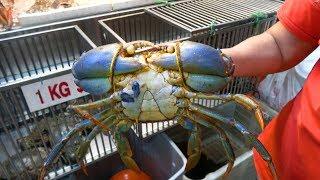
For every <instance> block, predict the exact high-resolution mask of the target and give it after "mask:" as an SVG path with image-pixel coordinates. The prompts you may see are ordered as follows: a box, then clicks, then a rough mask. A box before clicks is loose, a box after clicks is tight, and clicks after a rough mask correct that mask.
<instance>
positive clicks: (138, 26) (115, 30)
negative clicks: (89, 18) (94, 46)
mask: <svg viewBox="0 0 320 180" xmlns="http://www.w3.org/2000/svg"><path fill="white" fill-rule="evenodd" d="M99 23H100V25H101V29H102V30H101V32H102V37H103V40H104V41H103V43H104V44H110V43H115V42H121V43H125V42H131V41H136V40H147V41H150V42H153V43H155V44H159V43H163V42H168V41H173V40H176V39H181V38H185V37H189V36H190V33H188V31H186V30H184V29H182V28H179V27H175V26H173V25H170V24H168V23H167V22H166V21H163V20H160V19H158V18H155V17H153V16H151V15H149V14H146V13H145V12H137V13H133V14H124V15H121V16H117V17H111V18H106V19H103V20H100V21H99Z"/></svg>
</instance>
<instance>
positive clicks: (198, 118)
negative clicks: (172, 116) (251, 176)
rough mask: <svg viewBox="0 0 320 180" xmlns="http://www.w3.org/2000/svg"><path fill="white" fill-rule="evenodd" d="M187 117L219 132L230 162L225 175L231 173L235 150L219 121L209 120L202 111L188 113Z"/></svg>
mask: <svg viewBox="0 0 320 180" xmlns="http://www.w3.org/2000/svg"><path fill="white" fill-rule="evenodd" d="M195 115H196V116H195ZM187 117H188V118H190V119H192V120H193V121H194V122H196V123H198V124H201V125H203V126H205V127H208V128H211V129H213V130H215V131H217V132H218V134H219V138H220V139H221V143H222V146H223V149H224V151H225V154H226V156H227V159H228V162H229V163H228V167H227V170H226V172H225V173H224V175H223V176H224V177H226V176H227V175H228V174H229V173H230V171H231V169H232V167H233V164H234V161H235V155H234V151H233V148H232V146H231V144H230V141H229V138H228V137H227V135H226V133H225V132H224V131H223V129H222V128H221V127H220V126H219V125H218V124H217V123H213V122H208V121H207V120H206V119H207V118H208V117H205V116H203V115H201V114H200V113H197V112H195V114H192V115H191V114H190V113H188V115H187Z"/></svg>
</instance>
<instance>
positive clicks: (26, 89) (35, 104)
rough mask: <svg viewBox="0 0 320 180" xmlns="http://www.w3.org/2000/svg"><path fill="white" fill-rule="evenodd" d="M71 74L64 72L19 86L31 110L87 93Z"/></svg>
mask: <svg viewBox="0 0 320 180" xmlns="http://www.w3.org/2000/svg"><path fill="white" fill-rule="evenodd" d="M73 80H74V77H73V75H72V74H66V75H63V76H58V77H55V78H51V79H47V80H44V81H41V82H36V83H32V84H28V85H25V86H22V87H21V90H22V92H23V95H24V97H25V99H26V102H27V104H28V107H29V110H30V111H31V112H34V111H38V110H40V109H44V108H47V107H50V106H54V105H57V104H60V103H63V102H66V101H69V100H72V99H76V98H79V97H82V96H85V95H87V94H88V93H87V92H84V91H83V90H82V89H81V88H80V87H78V86H77V85H76V84H75V83H74V82H73Z"/></svg>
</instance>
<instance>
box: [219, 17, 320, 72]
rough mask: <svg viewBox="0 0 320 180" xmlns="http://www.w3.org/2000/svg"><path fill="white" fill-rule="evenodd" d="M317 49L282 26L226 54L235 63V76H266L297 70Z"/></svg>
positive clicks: (277, 25) (225, 51) (277, 26)
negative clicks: (297, 66)
mask: <svg viewBox="0 0 320 180" xmlns="http://www.w3.org/2000/svg"><path fill="white" fill-rule="evenodd" d="M316 45H317V44H316V43H310V42H308V41H304V40H301V39H299V38H297V37H296V36H295V35H294V34H293V33H291V32H290V31H288V30H287V29H286V28H285V26H284V25H283V24H282V23H281V22H278V23H276V24H275V25H273V26H272V27H271V28H270V29H269V30H267V31H266V32H264V33H262V34H260V35H257V36H254V37H251V38H249V39H247V40H245V41H243V42H242V43H240V44H238V45H236V46H234V47H232V48H228V49H222V52H224V53H225V54H227V55H228V56H230V57H231V58H232V60H233V61H234V63H235V72H234V76H264V75H267V74H271V73H276V72H280V71H284V70H287V69H289V68H291V67H293V66H295V65H296V64H298V63H299V62H300V61H302V60H303V59H304V57H306V56H307V55H308V54H309V53H310V52H311V51H312V50H313V49H315V47H316Z"/></svg>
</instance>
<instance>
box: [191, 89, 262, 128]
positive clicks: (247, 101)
mask: <svg viewBox="0 0 320 180" xmlns="http://www.w3.org/2000/svg"><path fill="white" fill-rule="evenodd" d="M195 98H204V99H214V100H222V101H236V102H237V103H239V104H241V105H243V106H244V107H245V108H246V109H248V110H249V111H254V113H255V117H256V120H257V122H258V123H259V125H260V128H261V130H263V129H264V121H263V117H262V112H261V110H260V107H259V105H258V104H257V103H256V102H255V101H254V100H253V99H251V98H250V97H248V96H246V95H243V94H227V95H204V94H201V93H196V94H195Z"/></svg>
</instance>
